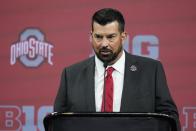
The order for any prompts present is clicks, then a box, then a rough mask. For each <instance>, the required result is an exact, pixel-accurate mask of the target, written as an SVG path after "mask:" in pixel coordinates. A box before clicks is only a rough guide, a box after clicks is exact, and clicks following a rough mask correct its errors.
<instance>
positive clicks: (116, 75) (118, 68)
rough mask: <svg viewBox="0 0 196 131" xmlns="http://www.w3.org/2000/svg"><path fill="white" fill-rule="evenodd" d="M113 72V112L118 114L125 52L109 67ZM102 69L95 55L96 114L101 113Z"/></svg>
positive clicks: (100, 62) (101, 64) (101, 63)
mask: <svg viewBox="0 0 196 131" xmlns="http://www.w3.org/2000/svg"><path fill="white" fill-rule="evenodd" d="M111 66H112V67H113V68H114V69H115V70H114V71H113V73H112V77H113V82H114V96H113V112H120V106H121V98H122V90H123V83H124V69H125V52H124V51H123V53H122V56H121V57H120V59H119V60H118V61H117V62H116V63H114V64H113V65H110V66H109V67H111ZM104 71H105V69H104V67H103V62H102V61H101V60H100V59H98V58H97V56H96V55H95V104H96V112H101V105H102V98H103V86H104Z"/></svg>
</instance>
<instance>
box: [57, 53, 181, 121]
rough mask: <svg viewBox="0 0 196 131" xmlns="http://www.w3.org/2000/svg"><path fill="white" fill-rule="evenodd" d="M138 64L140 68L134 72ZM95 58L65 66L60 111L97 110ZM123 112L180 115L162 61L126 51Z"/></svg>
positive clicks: (59, 97) (62, 77)
mask: <svg viewBox="0 0 196 131" xmlns="http://www.w3.org/2000/svg"><path fill="white" fill-rule="evenodd" d="M132 65H134V66H136V68H137V70H136V71H132V70H131V69H130V67H131V66H132ZM94 73H95V58H94V57H91V58H89V59H87V60H85V61H83V62H80V63H78V64H75V65H72V66H70V67H68V68H65V69H64V71H63V73H62V76H61V83H60V88H59V91H58V94H57V97H56V100H55V104H54V111H56V112H96V110H95V91H94ZM120 112H157V113H165V114H169V115H172V116H174V117H176V118H178V112H177V108H176V105H175V103H174V102H173V100H172V98H171V96H170V93H169V89H168V86H167V82H166V78H165V73H164V70H163V67H162V64H161V63H160V62H159V61H156V60H153V59H150V58H144V57H140V56H134V55H130V54H128V53H125V76H124V87H123V93H122V100H121V108H120Z"/></svg>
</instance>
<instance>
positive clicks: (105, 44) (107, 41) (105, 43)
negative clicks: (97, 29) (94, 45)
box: [102, 37, 109, 47]
mask: <svg viewBox="0 0 196 131" xmlns="http://www.w3.org/2000/svg"><path fill="white" fill-rule="evenodd" d="M108 45H109V40H108V39H107V38H106V37H103V39H102V46H103V47H107V46H108Z"/></svg>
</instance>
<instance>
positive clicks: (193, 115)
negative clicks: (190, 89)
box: [182, 107, 196, 131]
mask: <svg viewBox="0 0 196 131" xmlns="http://www.w3.org/2000/svg"><path fill="white" fill-rule="evenodd" d="M183 115H184V116H185V125H184V126H183V128H182V131H196V107H184V108H183Z"/></svg>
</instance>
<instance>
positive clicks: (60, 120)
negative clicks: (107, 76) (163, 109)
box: [43, 112, 177, 131]
mask: <svg viewBox="0 0 196 131" xmlns="http://www.w3.org/2000/svg"><path fill="white" fill-rule="evenodd" d="M43 123H44V128H45V131H177V126H176V121H175V119H174V118H173V117H171V116H169V115H165V114H157V113H57V112H54V113H50V114H48V115H47V116H46V117H45V118H44V120H43Z"/></svg>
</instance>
